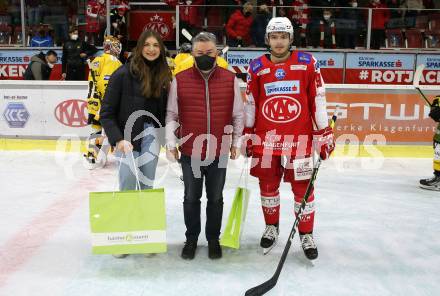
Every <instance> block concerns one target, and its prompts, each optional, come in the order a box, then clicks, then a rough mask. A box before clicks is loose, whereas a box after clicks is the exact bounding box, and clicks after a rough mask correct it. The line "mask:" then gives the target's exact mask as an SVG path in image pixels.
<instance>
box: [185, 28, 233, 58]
mask: <svg viewBox="0 0 440 296" xmlns="http://www.w3.org/2000/svg"><path fill="white" fill-rule="evenodd" d="M181 32H182V35H183V36H184V37H185V38H186V39H188V41H192V39H193V36H192V35H191V33H190V32H188V30H187V29H185V28H183V29H182V30H181ZM228 50H229V46H227V45H226V46H225V47H224V48H223V49H222V50H221V51H220V53H219V56H224V55H225V53H227V52H228Z"/></svg>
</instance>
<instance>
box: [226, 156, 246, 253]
mask: <svg viewBox="0 0 440 296" xmlns="http://www.w3.org/2000/svg"><path fill="white" fill-rule="evenodd" d="M247 166H248V160H247V158H246V160H245V165H244V167H243V170H242V173H241V176H240V179H239V183H240V182H241V180H242V176H243V172H244V171H246V175H245V186H244V187H238V188H237V190H236V191H235V196H234V200H233V202H232V206H231V211H230V213H229V217H228V223H227V224H226V227H225V231H224V232H223V234H222V237H221V238H220V244H221V245H222V246H224V247H229V248H233V249H239V248H240V238H241V235H242V233H243V227H244V221H245V220H246V212H247V208H248V203H249V196H250V191H249V189H247V184H248V175H249V172H248V170H247Z"/></svg>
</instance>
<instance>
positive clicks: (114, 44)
mask: <svg viewBox="0 0 440 296" xmlns="http://www.w3.org/2000/svg"><path fill="white" fill-rule="evenodd" d="M102 46H103V48H104V51H110V54H112V55H114V56H119V54H120V53H121V50H122V45H121V42H120V41H119V39H118V38H116V37H114V36H112V35H107V36H105V37H104V42H103V44H102Z"/></svg>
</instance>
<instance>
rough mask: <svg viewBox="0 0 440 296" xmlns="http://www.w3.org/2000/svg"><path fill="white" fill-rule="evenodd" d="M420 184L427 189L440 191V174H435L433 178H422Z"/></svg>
mask: <svg viewBox="0 0 440 296" xmlns="http://www.w3.org/2000/svg"><path fill="white" fill-rule="evenodd" d="M419 186H420V188H423V189H427V190H434V191H440V176H438V175H434V176H433V177H431V178H427V179H421V180H420V185H419Z"/></svg>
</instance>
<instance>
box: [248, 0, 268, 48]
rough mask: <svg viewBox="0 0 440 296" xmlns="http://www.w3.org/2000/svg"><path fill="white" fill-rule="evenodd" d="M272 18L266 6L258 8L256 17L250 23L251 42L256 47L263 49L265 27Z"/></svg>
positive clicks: (264, 44)
mask: <svg viewBox="0 0 440 296" xmlns="http://www.w3.org/2000/svg"><path fill="white" fill-rule="evenodd" d="M271 18H272V14H271V13H270V11H269V8H268V7H267V5H265V4H263V5H261V6H260V7H259V8H258V12H257V15H256V16H255V19H254V21H253V23H252V27H251V36H252V41H253V43H254V44H255V46H256V47H265V46H266V43H265V41H264V36H265V34H266V27H267V24H268V23H269V20H270V19H271Z"/></svg>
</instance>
